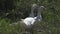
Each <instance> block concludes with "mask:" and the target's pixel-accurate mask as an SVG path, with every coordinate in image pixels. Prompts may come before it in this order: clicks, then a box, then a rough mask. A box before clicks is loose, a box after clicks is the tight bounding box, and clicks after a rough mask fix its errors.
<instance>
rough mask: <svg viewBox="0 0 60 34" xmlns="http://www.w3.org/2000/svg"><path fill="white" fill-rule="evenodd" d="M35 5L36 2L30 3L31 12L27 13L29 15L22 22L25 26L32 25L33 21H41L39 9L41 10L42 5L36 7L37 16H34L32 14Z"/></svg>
mask: <svg viewBox="0 0 60 34" xmlns="http://www.w3.org/2000/svg"><path fill="white" fill-rule="evenodd" d="M36 7H37V5H36V4H33V5H32V8H31V13H30V15H29V17H27V18H25V19H23V20H22V21H23V23H24V24H25V25H26V26H31V25H33V24H34V23H35V22H37V21H41V20H42V16H41V11H42V10H43V8H44V6H40V7H39V8H38V13H37V16H36V17H35V16H34V12H33V11H34V9H35V8H36Z"/></svg>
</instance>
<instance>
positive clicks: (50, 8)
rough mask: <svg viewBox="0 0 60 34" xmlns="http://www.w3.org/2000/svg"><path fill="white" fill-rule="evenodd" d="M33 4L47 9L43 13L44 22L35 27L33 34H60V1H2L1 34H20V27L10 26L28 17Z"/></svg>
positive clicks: (0, 5) (0, 8) (0, 13)
mask: <svg viewBox="0 0 60 34" xmlns="http://www.w3.org/2000/svg"><path fill="white" fill-rule="evenodd" d="M33 3H36V4H38V5H39V6H41V5H43V6H45V8H46V10H44V11H43V12H42V17H43V19H42V21H41V22H40V24H38V25H36V26H35V27H34V29H35V31H33V32H34V33H37V34H60V0H0V34H20V32H21V28H20V26H19V25H15V26H9V24H10V23H14V22H18V21H20V19H21V18H25V17H27V16H28V14H29V13H30V11H31V6H32V4H33ZM36 30H43V31H42V32H38V31H36Z"/></svg>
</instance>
